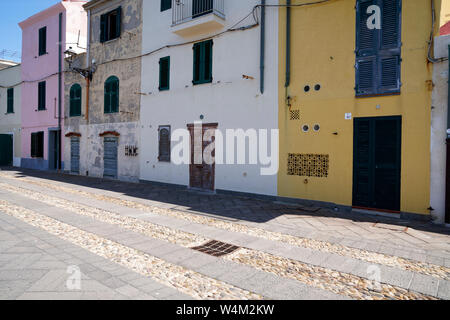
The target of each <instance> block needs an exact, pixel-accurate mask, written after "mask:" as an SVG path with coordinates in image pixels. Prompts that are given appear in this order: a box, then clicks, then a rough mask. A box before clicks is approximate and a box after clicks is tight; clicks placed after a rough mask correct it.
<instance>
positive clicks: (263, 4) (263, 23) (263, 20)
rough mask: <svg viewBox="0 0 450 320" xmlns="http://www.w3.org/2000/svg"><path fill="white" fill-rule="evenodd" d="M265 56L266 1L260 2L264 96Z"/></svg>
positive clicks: (261, 83)
mask: <svg viewBox="0 0 450 320" xmlns="http://www.w3.org/2000/svg"><path fill="white" fill-rule="evenodd" d="M265 55H266V0H261V55H260V81H261V82H260V91H261V94H264V69H265V61H264V60H265Z"/></svg>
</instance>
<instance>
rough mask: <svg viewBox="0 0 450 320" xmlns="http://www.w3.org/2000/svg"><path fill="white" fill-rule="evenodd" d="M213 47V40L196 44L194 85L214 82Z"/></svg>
mask: <svg viewBox="0 0 450 320" xmlns="http://www.w3.org/2000/svg"><path fill="white" fill-rule="evenodd" d="M212 47H213V41H212V40H208V41H204V42H200V43H196V44H194V80H193V81H192V82H193V84H194V85H195V84H202V83H210V82H212V79H213V78H212V59H213V56H212Z"/></svg>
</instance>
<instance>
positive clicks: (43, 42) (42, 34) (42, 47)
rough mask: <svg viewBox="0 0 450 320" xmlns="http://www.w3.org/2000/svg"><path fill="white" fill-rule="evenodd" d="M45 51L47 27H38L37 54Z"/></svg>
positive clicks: (42, 53)
mask: <svg viewBox="0 0 450 320" xmlns="http://www.w3.org/2000/svg"><path fill="white" fill-rule="evenodd" d="M46 53H47V27H43V28H41V29H39V55H40V56H42V55H44V54H46Z"/></svg>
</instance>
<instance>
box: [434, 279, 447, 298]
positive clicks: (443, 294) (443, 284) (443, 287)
mask: <svg viewBox="0 0 450 320" xmlns="http://www.w3.org/2000/svg"><path fill="white" fill-rule="evenodd" d="M437 296H438V297H439V298H440V299H445V300H450V281H447V280H440V281H439V288H438V293H437Z"/></svg>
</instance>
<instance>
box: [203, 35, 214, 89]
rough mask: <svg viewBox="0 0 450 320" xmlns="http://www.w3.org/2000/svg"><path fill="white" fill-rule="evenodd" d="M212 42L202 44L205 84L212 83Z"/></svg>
mask: <svg viewBox="0 0 450 320" xmlns="http://www.w3.org/2000/svg"><path fill="white" fill-rule="evenodd" d="M212 47H213V42H212V40H208V41H206V42H205V43H204V80H205V82H211V81H212V62H213V61H212V60H213V56H212V51H213V50H212Z"/></svg>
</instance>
